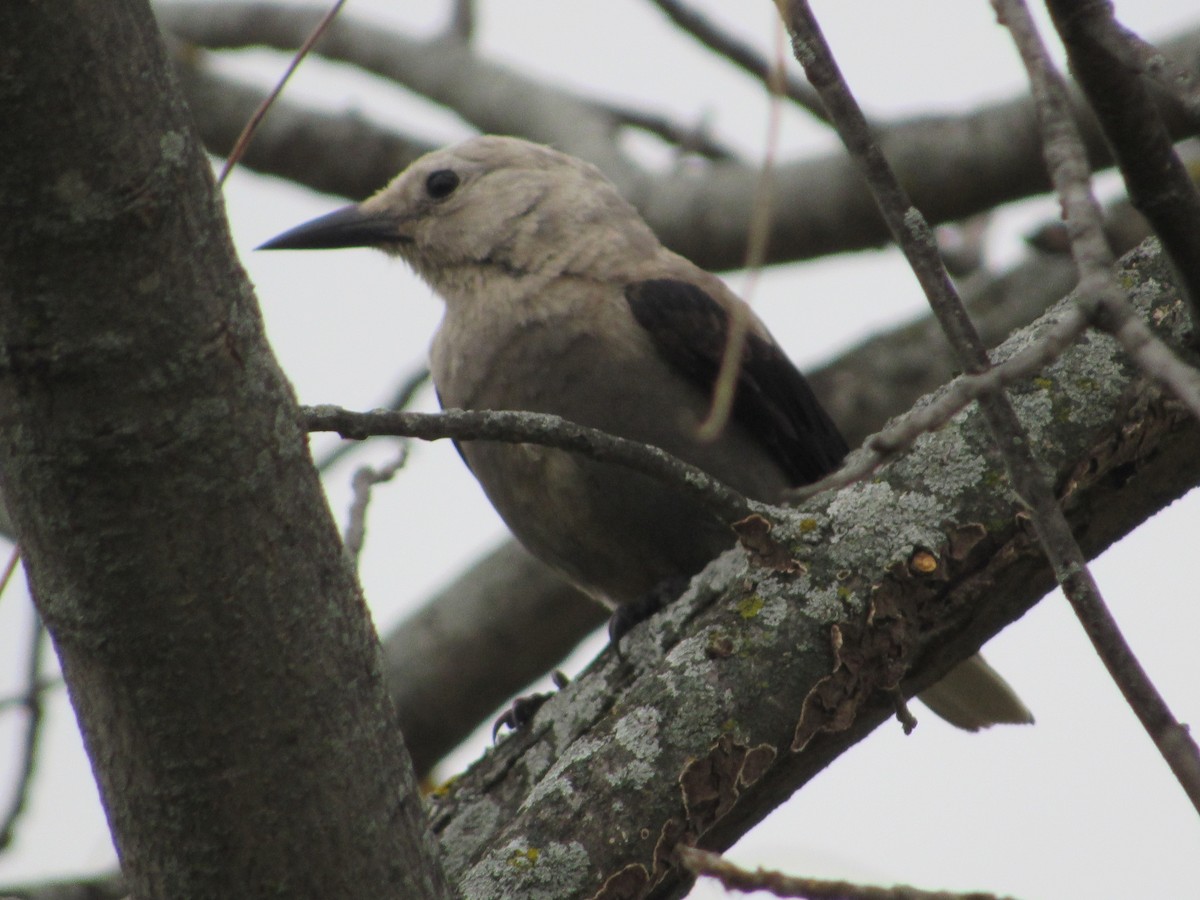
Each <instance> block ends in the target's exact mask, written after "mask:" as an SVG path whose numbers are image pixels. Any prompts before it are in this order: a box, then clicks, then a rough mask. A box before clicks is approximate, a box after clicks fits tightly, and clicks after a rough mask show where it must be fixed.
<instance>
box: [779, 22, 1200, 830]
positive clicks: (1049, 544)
mask: <svg viewBox="0 0 1200 900" xmlns="http://www.w3.org/2000/svg"><path fill="white" fill-rule="evenodd" d="M777 3H778V5H779V8H780V12H781V13H782V14H783V16H784V20H785V22H787V24H788V27H789V29H790V30H791V32H792V36H793V48H794V50H795V53H796V58H797V59H798V60H799V61H800V63H801V65H803V66H804V69H805V72H806V73H807V74H808V78H809V81H810V82H812V84H813V85H814V86H815V87H816V88H817V90H818V91H819V92H820V93H821V97H822V99H823V101H824V102H825V107H826V109H828V110H829V113H830V116H831V118H832V119H833V121H834V122H835V123H836V125H837V127H838V133H839V135H840V136H841V138H842V140H843V141H844V142H845V143H846V146H847V149H849V151H850V153H851V156H852V157H854V159H855V161H856V162H857V163H858V165H859V167H860V169H861V170H862V172H863V174H864V176H865V177H866V178H867V181H868V183H869V184H870V185H871V189H872V193H873V194H874V195H875V198H876V201H877V203H878V204H879V208H880V211H881V212H882V213H883V216H884V219H885V220H886V221H887V223H888V227H889V229H890V230H891V232H892V235H893V237H894V239H895V240H896V241H897V243H898V244H899V245H900V247H901V249H902V250H903V252H904V254H905V256H906V258H908V260H909V263H910V265H912V267H913V271H914V273H915V274H916V275H917V278H918V280H919V281H920V283H921V286H922V288H923V289H924V290H925V293H926V296H927V298H928V299H929V301H930V305H931V307H932V309H933V311H934V315H935V316H936V317H937V319H938V320H939V322H940V323H941V325H942V328H943V330H944V331H945V332H946V335H947V337H948V338H949V339H950V341H951V344H952V345H953V346H954V347H955V350H956V352H957V353H958V355H959V358H960V360H961V362H962V365H963V368H964V369H965V370H966V371H967V372H969V373H978V372H982V371H984V370H986V369H987V367H988V366H989V365H990V363H989V360H988V356H987V352H986V350H985V349H984V346H983V344H982V342H981V341H980V340H979V336H978V334H977V333H976V331H975V329H974V326H973V325H972V324H971V321H970V319H969V317H968V316H967V315H966V311H965V308H964V307H963V305H962V302H961V300H960V299H959V297H958V294H957V292H956V291H955V289H954V286H953V283H952V282H951V280H950V277H949V275H948V274H947V273H946V271H945V268H944V267H943V266H942V264H941V261H940V258H939V256H938V252H937V246H936V244H935V242H934V241H933V239H932V234H931V232H930V230H929V226H928V224H927V223H926V221H925V219H924V217H922V216H921V214H920V212H918V211H917V209H916V208H915V207H913V205H912V203H911V201H910V200H909V198H908V196H907V194H906V193H905V192H904V190H903V188H901V186H900V184H899V182H898V181H897V180H896V178H895V175H894V173H893V172H892V171H891V168H890V166H889V165H888V163H887V160H886V159H885V158H884V156H883V153H882V151H881V150H880V149H879V147H878V145H877V144H876V143H875V142H874V141H873V140H872V137H871V134H870V129H869V128H868V126H867V122H866V120H865V118H864V117H863V115H862V112H861V110H860V109H859V107H858V103H857V102H856V101H855V99H854V97H853V95H852V94H851V93H850V90H849V87H848V86H847V85H846V82H845V80H844V79H843V78H842V75H841V72H840V71H839V70H838V67H837V63H836V62H835V61H834V58H833V54H832V52H831V51H830V49H829V46H828V44H827V43H826V42H825V39H824V36H823V35H822V33H821V30H820V27H819V26H818V24H817V22H816V19H815V17H814V16H813V14H812V10H811V9H810V7H809V5H808V2H807V0H777ZM979 404H980V409H981V410H982V412H983V414H984V416H985V418H986V419H987V421H988V425H989V428H990V430H991V432H992V436H993V438H994V440H995V441H996V445H997V448H998V449H999V450H1000V453H1001V456H1002V457H1003V459H1004V463H1005V467H1006V469H1007V470H1008V474H1009V479H1010V481H1011V484H1012V488H1013V491H1014V492H1015V493H1016V495H1017V497H1018V498H1020V500H1021V501H1023V502H1024V503H1025V504H1026V506H1027V507H1028V508H1029V511H1030V520H1031V524H1032V525H1033V529H1034V531H1035V533H1036V534H1037V537H1038V540H1039V543H1040V544H1041V546H1042V548H1043V549H1044V551H1045V553H1046V556H1047V558H1048V560H1049V561H1050V564H1051V566H1052V567H1053V569H1054V572H1055V576H1056V577H1057V579H1058V582H1059V584H1060V585H1062V588H1063V593H1064V594H1066V596H1067V598H1068V600H1070V602H1071V605H1072V607H1073V608H1074V610H1075V613H1076V615H1077V617H1078V618H1079V620H1080V623H1081V624H1082V625H1083V628H1084V630H1085V631H1086V632H1087V634H1088V637H1089V638H1090V639H1091V641H1092V644H1093V646H1094V647H1095V648H1096V651H1097V653H1098V654H1099V655H1100V657H1101V659H1102V660H1103V662H1104V664H1105V666H1106V667H1107V668H1108V670H1109V672H1110V674H1111V675H1112V676H1113V678H1114V679H1115V680H1116V681H1117V684H1118V686H1119V687H1120V689H1121V691H1122V693H1123V694H1124V695H1125V697H1126V699H1127V700H1128V701H1129V702H1130V704H1131V706H1133V708H1134V710H1135V712H1136V713H1137V714H1138V716H1139V718H1141V719H1142V722H1143V725H1144V726H1145V727H1146V729H1147V731H1148V732H1149V733H1150V735H1151V738H1152V739H1154V741H1155V743H1156V745H1157V746H1158V747H1159V750H1160V752H1162V753H1163V756H1164V758H1165V759H1166V761H1167V763H1168V765H1169V766H1170V767H1171V769H1172V771H1173V772H1174V774H1175V776H1176V778H1178V779H1179V781H1180V783H1181V785H1182V786H1183V787H1184V790H1185V791H1186V792H1187V794H1188V796H1189V799H1191V801H1192V803H1193V805H1195V806H1196V807H1197V809H1200V751H1197V748H1196V745H1195V743H1194V742H1193V741H1192V740H1191V738H1190V737H1189V736H1188V735H1187V733H1186V730H1184V729H1183V728H1182V727H1181V726H1180V725H1179V724H1178V723H1177V722H1176V721H1175V719H1174V717H1173V716H1171V714H1170V712H1169V710H1168V709H1167V707H1166V704H1165V703H1164V702H1163V700H1162V698H1161V696H1159V694H1158V691H1157V690H1156V689H1155V687H1154V685H1153V684H1152V683H1151V682H1150V680H1149V678H1148V677H1147V676H1146V673H1145V672H1144V670H1143V669H1142V668H1141V665H1140V663H1139V662H1138V660H1137V658H1136V657H1135V656H1134V655H1133V652H1132V650H1130V648H1129V646H1128V644H1127V643H1126V642H1125V640H1124V638H1123V637H1122V635H1121V633H1120V630H1119V629H1118V627H1117V624H1116V622H1115V621H1114V620H1113V618H1112V616H1111V614H1110V613H1109V611H1108V609H1107V606H1106V605H1105V603H1104V600H1103V597H1102V596H1101V595H1100V591H1099V588H1098V586H1097V585H1096V583H1095V580H1094V579H1093V578H1092V575H1091V573H1090V571H1089V570H1088V567H1087V559H1086V557H1085V556H1084V554H1083V551H1082V550H1081V549H1080V547H1079V545H1078V543H1077V542H1076V541H1075V538H1074V535H1073V534H1072V532H1071V528H1070V525H1069V524H1068V522H1067V520H1066V517H1065V516H1064V515H1063V512H1062V509H1061V508H1060V507H1059V505H1058V502H1057V499H1056V498H1055V496H1054V494H1053V492H1052V490H1051V489H1050V486H1049V484H1048V483H1047V482H1046V480H1045V478H1044V477H1043V476H1042V474H1041V472H1040V471H1039V469H1038V466H1037V462H1036V460H1035V459H1034V457H1033V453H1032V451H1031V449H1030V441H1029V438H1028V436H1027V435H1026V434H1025V433H1024V431H1023V429H1022V427H1021V424H1020V421H1019V419H1018V418H1017V414H1016V411H1015V410H1014V409H1013V406H1012V404H1011V403H1010V402H1009V400H1008V398H1007V397H1006V396H1005V395H1003V394H1002V393H996V394H988V395H984V396H982V397H981V398H980V400H979Z"/></svg>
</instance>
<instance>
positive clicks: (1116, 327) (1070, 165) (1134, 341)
mask: <svg viewBox="0 0 1200 900" xmlns="http://www.w3.org/2000/svg"><path fill="white" fill-rule="evenodd" d="M993 6H995V7H996V11H997V14H998V15H999V16H1000V17H1001V20H1002V21H1003V22H1004V23H1005V24H1007V25H1008V27H1009V30H1010V31H1011V32H1012V35H1013V40H1014V41H1015V43H1016V44H1017V49H1018V51H1019V52H1020V54H1021V59H1022V61H1023V62H1024V64H1025V67H1026V70H1027V71H1028V73H1029V80H1030V85H1031V91H1032V94H1033V98H1034V102H1035V103H1036V105H1037V109H1038V121H1039V126H1040V128H1041V131H1042V146H1043V153H1044V155H1045V158H1046V168H1047V169H1048V170H1049V172H1050V177H1051V180H1052V181H1053V183H1054V189H1055V191H1056V192H1057V193H1058V196H1059V199H1060V202H1061V204H1062V208H1063V215H1064V218H1065V220H1066V226H1067V228H1066V230H1067V239H1068V242H1069V245H1070V249H1071V255H1072V257H1073V258H1074V260H1075V265H1076V267H1077V268H1078V270H1079V276H1080V287H1081V290H1080V291H1079V292H1078V294H1077V297H1078V302H1079V304H1080V305H1081V307H1082V308H1083V309H1084V311H1085V312H1086V313H1087V315H1088V317H1089V319H1090V320H1091V322H1092V324H1095V325H1097V326H1098V327H1100V328H1103V329H1104V330H1105V331H1108V332H1109V333H1110V334H1112V335H1113V336H1114V337H1115V338H1117V340H1119V341H1120V342H1121V346H1122V347H1124V348H1125V351H1126V352H1127V353H1129V355H1130V356H1131V357H1132V358H1133V359H1134V361H1135V362H1136V363H1137V364H1138V365H1139V366H1140V367H1141V368H1142V370H1143V371H1145V372H1146V373H1147V374H1148V375H1150V376H1151V377H1152V378H1155V379H1157V380H1159V381H1160V382H1162V383H1163V384H1164V385H1165V386H1166V387H1167V388H1168V389H1169V390H1170V391H1171V392H1172V393H1174V394H1175V396H1176V397H1178V398H1179V400H1180V401H1181V402H1182V403H1184V404H1185V405H1186V406H1187V407H1188V408H1189V409H1190V410H1192V412H1193V414H1194V415H1196V416H1197V417H1200V371H1197V370H1196V369H1195V368H1194V367H1192V366H1189V365H1188V364H1187V363H1185V362H1183V361H1182V360H1180V359H1179V358H1178V357H1177V356H1175V354H1174V353H1172V352H1171V351H1170V350H1169V349H1168V348H1167V347H1166V346H1164V345H1163V343H1162V342H1161V341H1159V340H1158V339H1157V338H1155V337H1154V335H1153V333H1152V332H1151V331H1150V329H1149V328H1148V327H1147V325H1146V323H1145V322H1143V321H1142V320H1141V319H1140V318H1138V317H1137V316H1136V315H1135V314H1134V313H1133V311H1132V309H1131V308H1130V306H1129V303H1128V301H1127V300H1126V299H1125V293H1124V291H1123V290H1122V289H1121V285H1120V284H1119V283H1118V282H1117V279H1116V276H1115V275H1114V274H1113V271H1112V266H1113V263H1114V262H1115V260H1114V258H1113V253H1112V250H1111V249H1110V247H1109V244H1108V239H1107V237H1106V236H1105V233H1104V213H1103V211H1102V210H1101V208H1100V203H1099V201H1097V200H1096V197H1095V195H1094V193H1093V192H1092V189H1091V171H1090V167H1089V166H1088V161H1087V148H1086V147H1085V146H1084V143H1083V138H1082V137H1081V136H1080V134H1079V130H1078V128H1077V127H1076V125H1075V122H1074V119H1073V118H1072V116H1071V111H1070V104H1069V101H1068V98H1067V86H1066V83H1065V81H1064V80H1063V78H1062V76H1060V75H1059V73H1058V72H1057V71H1056V70H1055V68H1054V66H1053V64H1052V63H1051V62H1050V58H1049V56H1048V55H1047V53H1046V49H1045V47H1044V45H1043V44H1042V41H1041V39H1040V38H1039V37H1038V34H1037V31H1036V28H1035V26H1034V25H1033V22H1032V19H1031V18H1030V17H1029V14H1028V11H1027V9H1026V8H1025V7H1024V5H1023V4H1017V5H1013V4H1011V3H1007V2H1003V3H1001V2H994V3H993ZM1196 226H1197V228H1200V222H1197V223H1196Z"/></svg>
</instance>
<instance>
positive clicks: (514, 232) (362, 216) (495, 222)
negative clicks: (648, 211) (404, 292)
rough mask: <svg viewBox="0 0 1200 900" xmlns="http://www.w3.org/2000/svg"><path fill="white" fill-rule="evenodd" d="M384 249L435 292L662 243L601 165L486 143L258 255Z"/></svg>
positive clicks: (531, 147) (433, 157)
mask: <svg viewBox="0 0 1200 900" xmlns="http://www.w3.org/2000/svg"><path fill="white" fill-rule="evenodd" d="M368 246H369V247H376V248H378V249H381V250H383V251H385V252H387V253H391V254H393V255H396V256H399V257H401V258H403V259H404V260H406V261H407V262H408V263H409V264H410V265H411V266H412V267H413V268H414V269H415V270H416V272H417V274H419V275H421V276H422V277H423V278H424V279H425V280H426V281H428V282H429V283H430V284H431V285H432V286H433V287H434V288H435V289H436V288H438V287H440V286H442V283H444V282H445V281H447V280H448V279H450V278H454V277H455V275H454V273H455V272H456V271H461V270H463V269H466V268H472V267H475V268H477V267H491V268H493V269H495V270H496V271H497V272H499V273H500V274H504V275H510V276H513V277H521V276H523V275H525V274H530V273H538V274H543V275H552V274H557V273H558V272H561V271H566V270H573V268H575V267H579V268H582V269H586V268H587V267H589V266H591V265H594V264H596V262H597V256H598V255H600V254H603V255H605V256H609V255H612V254H614V253H625V254H626V255H627V256H633V257H638V256H643V255H646V254H648V253H653V252H654V251H655V249H656V248H657V247H658V241H657V239H656V238H655V237H654V236H653V234H652V233H651V231H650V229H649V227H648V226H646V224H645V223H644V222H643V221H642V219H641V217H640V216H639V215H638V213H637V211H636V210H634V208H633V207H632V206H631V205H630V204H629V203H627V202H626V201H625V200H624V199H623V198H622V197H621V196H620V194H619V193H618V192H617V190H616V188H615V187H614V186H613V185H612V184H611V183H610V182H609V181H608V180H607V179H606V178H605V177H604V176H603V175H602V174H601V173H600V171H599V170H598V169H597V168H596V167H595V166H593V165H591V164H589V163H585V162H583V161H581V160H578V159H575V158H574V157H572V156H568V155H566V154H564V153H560V152H558V151H556V150H553V149H551V148H549V147H545V146H542V145H540V144H534V143H530V142H529V141H523V140H520V139H517V138H511V137H496V136H491V135H485V136H482V137H475V138H471V139H469V140H467V141H464V142H462V143H460V144H457V145H454V146H452V147H448V148H445V149H442V150H437V151H434V152H432V153H429V154H426V155H425V156H422V157H421V158H420V159H418V160H416V161H415V162H413V163H412V164H411V165H410V166H409V167H408V168H407V169H405V170H404V171H403V172H401V173H400V174H399V175H397V176H396V178H394V179H393V180H392V182H391V183H390V184H389V185H388V186H387V187H385V188H384V189H383V190H381V191H380V192H379V193H377V194H375V195H374V196H373V197H371V198H370V199H368V200H365V201H363V202H362V203H360V204H356V205H353V206H347V207H343V208H342V209H339V210H336V211H334V212H332V213H330V214H328V215H326V216H322V217H320V218H318V219H314V220H313V221H311V222H307V223H305V224H303V225H300V226H298V227H296V228H293V229H291V230H290V231H287V232H284V233H283V234H281V235H279V236H278V237H276V238H274V239H272V240H270V241H268V242H267V243H265V244H263V245H262V246H261V247H260V248H259V249H260V250H301V249H321V248H335V247H368Z"/></svg>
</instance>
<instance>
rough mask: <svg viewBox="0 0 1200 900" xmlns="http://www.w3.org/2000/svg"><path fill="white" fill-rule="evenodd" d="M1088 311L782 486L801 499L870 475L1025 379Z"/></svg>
mask: <svg viewBox="0 0 1200 900" xmlns="http://www.w3.org/2000/svg"><path fill="white" fill-rule="evenodd" d="M1087 326H1088V320H1087V317H1086V316H1085V315H1084V314H1083V313H1082V311H1080V310H1079V309H1078V308H1076V307H1071V308H1069V309H1067V310H1065V311H1064V313H1063V315H1062V317H1061V318H1060V319H1059V320H1058V321H1057V322H1056V323H1055V324H1054V325H1053V326H1051V327H1050V328H1048V329H1047V330H1046V332H1045V333H1044V334H1043V335H1042V336H1041V337H1040V338H1039V339H1038V340H1037V341H1036V342H1034V343H1033V344H1032V345H1030V346H1028V347H1026V348H1025V349H1023V350H1021V351H1020V352H1018V353H1017V354H1015V355H1014V356H1012V357H1011V358H1009V359H1008V360H1006V361H1005V362H1003V363H1001V364H999V365H997V366H993V367H991V368H989V369H986V370H984V371H982V372H976V373H974V374H971V375H962V376H960V377H958V378H956V379H955V380H954V381H952V382H951V383H950V384H949V385H948V386H947V387H946V388H945V389H944V390H942V391H941V392H940V393H938V394H937V395H936V396H935V397H934V398H933V399H932V400H931V401H930V402H929V403H926V404H924V405H923V406H919V407H916V408H915V409H912V410H910V411H909V412H907V413H905V414H904V415H902V416H900V417H899V418H897V419H896V420H895V421H893V422H889V423H888V425H887V427H886V428H884V429H883V430H881V431H879V432H878V433H876V434H873V435H871V436H870V437H869V438H867V440H866V442H865V443H864V444H863V446H862V448H861V449H860V450H858V451H856V452H855V453H853V454H852V455H851V457H850V459H848V460H847V462H846V464H845V465H844V466H842V468H840V469H838V470H837V471H836V472H833V473H832V474H830V475H827V476H826V477H824V478H822V479H821V480H820V481H815V482H813V483H812V484H806V485H804V486H803V487H800V488H795V489H793V490H791V491H788V492H787V495H786V499H787V502H789V503H800V502H802V501H804V500H807V499H808V498H809V497H814V496H816V495H817V494H820V493H823V492H824V491H829V490H837V489H839V488H843V487H845V486H846V485H849V484H853V483H854V482H856V481H862V480H864V479H866V478H869V477H870V476H871V475H872V474H873V473H874V472H875V471H876V470H877V469H879V468H880V467H881V466H883V465H885V464H887V463H888V462H890V461H891V460H893V459H895V458H896V457H897V456H899V455H900V454H901V453H903V452H905V451H906V450H908V449H909V448H910V447H912V445H913V443H914V442H915V441H916V440H917V438H919V437H920V436H921V435H923V434H927V433H929V432H931V431H936V430H937V429H939V428H941V427H942V426H943V425H945V424H946V423H947V422H949V421H950V420H951V419H952V418H954V416H956V415H957V414H958V413H959V412H961V411H962V410H964V409H965V408H966V407H967V406H969V405H970V404H971V403H973V402H974V401H976V400H979V399H980V398H982V397H984V396H987V395H990V394H995V393H996V392H997V391H1000V390H1003V389H1004V388H1006V387H1009V386H1011V385H1014V384H1017V383H1019V382H1021V381H1024V380H1026V379H1028V378H1030V377H1032V376H1033V375H1036V374H1037V373H1038V372H1040V371H1042V369H1044V368H1045V367H1046V366H1048V365H1050V364H1051V363H1053V362H1054V361H1055V360H1056V359H1058V357H1059V356H1061V355H1062V352H1063V351H1064V350H1065V349H1066V348H1067V347H1069V346H1070V345H1071V344H1072V343H1073V342H1074V341H1075V340H1076V339H1077V338H1078V337H1079V336H1080V335H1081V334H1083V333H1084V331H1086V330H1087Z"/></svg>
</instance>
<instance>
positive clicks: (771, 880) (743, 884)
mask: <svg viewBox="0 0 1200 900" xmlns="http://www.w3.org/2000/svg"><path fill="white" fill-rule="evenodd" d="M677 852H678V854H679V858H680V860H681V861H682V862H683V864H684V866H686V867H687V868H688V869H689V870H690V871H691V872H692V873H693V874H695V875H709V876H711V877H713V878H715V879H717V880H718V881H719V882H721V884H722V885H723V886H724V887H725V889H726V890H728V891H743V892H746V893H749V892H751V891H769V892H770V893H772V894H774V895H775V896H776V897H803V898H806V900H1001V898H999V897H997V896H996V895H995V894H985V893H980V892H977V891H971V892H969V893H966V894H957V893H953V892H950V891H923V890H921V889H919V888H913V887H907V886H904V885H895V886H893V887H886V888H885V887H874V886H872V885H867V884H852V883H851V882H849V881H827V880H824V879H820V878H797V877H795V876H792V875H784V874H783V873H782V872H773V871H770V870H768V869H755V870H754V871H753V872H751V871H750V870H748V869H743V868H741V867H740V866H736V865H734V864H733V863H731V862H729V861H728V860H726V859H723V858H722V857H721V856H719V855H718V854H716V853H710V852H709V851H707V850H700V849H698V848H696V847H680V848H679V849H678V851H677Z"/></svg>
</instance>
